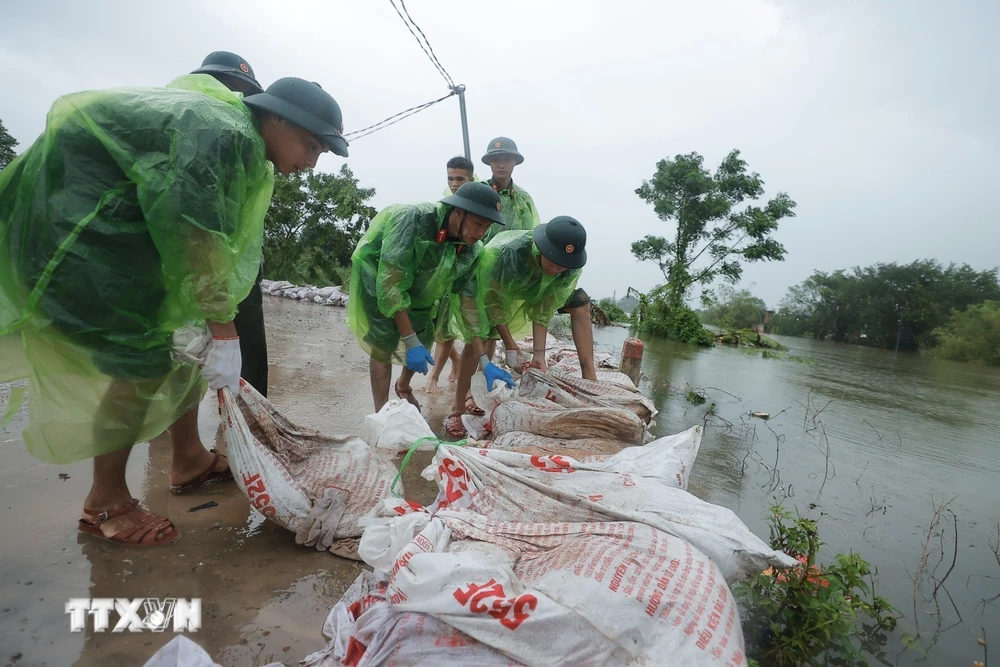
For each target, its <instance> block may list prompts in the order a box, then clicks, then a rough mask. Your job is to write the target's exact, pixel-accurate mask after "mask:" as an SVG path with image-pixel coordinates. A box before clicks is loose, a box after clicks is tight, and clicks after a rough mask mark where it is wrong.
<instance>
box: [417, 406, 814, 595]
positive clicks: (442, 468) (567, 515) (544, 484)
mask: <svg viewBox="0 0 1000 667" xmlns="http://www.w3.org/2000/svg"><path fill="white" fill-rule="evenodd" d="M700 441H701V427H700V426H695V427H693V428H691V429H689V430H688V431H685V432H683V433H678V434H676V435H673V436H668V437H666V438H661V439H659V440H656V441H654V442H652V443H650V444H648V445H645V446H642V447H628V448H626V449H623V450H622V451H621V452H619V453H618V454H616V455H614V456H612V457H610V458H608V459H606V460H603V461H579V460H577V459H574V458H571V457H568V456H561V455H554V456H537V455H535V456H532V455H528V454H519V453H517V452H505V451H501V450H494V449H479V450H477V449H472V448H469V447H442V448H440V449H439V450H438V451H437V452H436V453H435V455H434V458H433V460H432V463H431V466H430V468H429V469H430V470H433V471H434V472H435V476H434V478H435V480H436V481H437V483H438V488H439V495H438V498H437V500H436V502H435V504H434V505H432V506H431V507H429V508H428V510H429V511H431V512H435V511H437V510H439V509H441V508H466V509H469V510H472V511H475V512H478V513H480V514H482V515H484V516H488V517H490V519H492V520H495V521H538V522H550V521H580V522H587V521H636V522H639V523H644V524H647V525H650V526H654V527H655V528H657V529H659V530H662V531H664V532H666V533H669V534H671V535H676V536H677V537H680V538H683V539H684V540H686V541H688V542H691V543H692V544H693V545H694V546H695V547H696V548H697V549H699V550H700V551H701V552H702V553H704V554H705V555H706V556H708V557H709V558H711V559H712V561H713V562H714V563H715V564H716V565H717V566H718V567H719V569H720V570H722V572H723V574H724V576H725V579H726V581H728V582H730V583H732V582H735V581H741V580H743V579H746V578H748V577H750V576H753V575H755V574H758V573H760V572H762V571H763V570H765V569H767V568H768V567H790V566H794V565H795V563H796V561H795V559H793V558H792V557H791V556H788V555H787V554H784V553H781V552H779V551H774V550H773V549H771V548H770V547H769V546H768V545H767V544H765V543H764V542H763V541H762V540H761V539H760V538H758V537H757V536H756V535H754V534H753V533H752V532H751V531H750V529H749V528H747V526H746V525H745V524H744V523H743V522H742V521H741V520H740V519H739V517H737V516H736V514H735V513H733V512H732V511H731V510H729V509H727V508H725V507H720V506H718V505H713V504H711V503H707V502H705V501H703V500H701V499H699V498H697V497H695V496H693V495H691V494H690V493H688V492H687V491H685V490H684V488H685V487H686V486H687V482H688V473H689V471H690V470H691V465H692V463H693V461H694V458H695V456H696V455H697V451H698V446H699V443H700Z"/></svg>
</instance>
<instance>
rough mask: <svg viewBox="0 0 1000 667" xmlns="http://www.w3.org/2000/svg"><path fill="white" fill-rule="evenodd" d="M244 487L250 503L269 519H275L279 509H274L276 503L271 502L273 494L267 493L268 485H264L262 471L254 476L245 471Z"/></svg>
mask: <svg viewBox="0 0 1000 667" xmlns="http://www.w3.org/2000/svg"><path fill="white" fill-rule="evenodd" d="M243 488H244V489H246V493H247V498H249V499H250V504H251V505H253V506H254V507H255V508H256V509H257V511H258V512H260V513H261V514H263V515H264V516H266V517H267V518H268V519H273V518H274V516H275V515H276V514H277V513H278V510H276V509H274V505H272V504H271V496H269V495H268V494H267V487H265V486H264V480H263V479H261V477H260V473H257V474H256V475H253V476H250V474H249V473H243Z"/></svg>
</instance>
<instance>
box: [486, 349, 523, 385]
mask: <svg viewBox="0 0 1000 667" xmlns="http://www.w3.org/2000/svg"><path fill="white" fill-rule="evenodd" d="M479 366H480V367H481V368H482V369H483V375H485V376H486V390H487V391H493V383H494V382H496V381H497V380H502V381H503V382H506V383H507V386H508V387H511V388H513V387H515V386H517V385H515V384H514V380H512V379H511V377H510V373H508V372H507V371H505V370H504V369H502V368H500V367H499V366H497V365H496V364H494V363H493V362H491V361H490V360H489V358H488V357H487V356H486V355H485V354H484V355H483V356H482V357H480V358H479Z"/></svg>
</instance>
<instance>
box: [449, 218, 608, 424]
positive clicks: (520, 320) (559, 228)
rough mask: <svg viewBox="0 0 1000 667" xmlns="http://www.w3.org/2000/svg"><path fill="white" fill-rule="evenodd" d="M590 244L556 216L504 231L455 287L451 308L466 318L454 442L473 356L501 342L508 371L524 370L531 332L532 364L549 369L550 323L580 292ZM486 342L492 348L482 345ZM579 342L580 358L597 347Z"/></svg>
mask: <svg viewBox="0 0 1000 667" xmlns="http://www.w3.org/2000/svg"><path fill="white" fill-rule="evenodd" d="M586 244H587V232H586V230H584V228H583V225H581V224H580V223H579V221H577V220H575V219H574V218H570V217H568V216H559V217H557V218H554V219H553V220H552V221H551V222H549V223H548V224H544V225H539V226H538V227H536V228H535V229H534V230H530V231H529V230H523V231H511V232H501V233H500V234H497V236H496V237H495V238H494V239H493V240H492V241H490V243H489V244H488V245H487V246H486V248H485V249H484V250H483V256H482V257H481V258H480V260H479V265H478V267H477V268H476V271H475V273H474V274H473V275H472V276H470V277H469V278H467V279H464V280H460V281H458V282H457V283H456V285H455V294H454V295H453V296H452V297H451V298H452V307H453V308H454V309H455V311H456V312H459V313H460V314H461V317H460V318H459V322H460V327H461V329H462V334H463V338H464V339H465V342H466V347H465V350H464V351H463V354H462V368H461V371H460V372H459V376H458V386H457V387H456V392H455V404H454V410H453V412H452V414H451V416H449V417H448V419H447V421H446V422H445V431H446V432H447V433H448V435H449V436H450V437H453V438H463V437H465V427H464V426H463V425H462V414H463V413H465V412H466V404H465V401H466V396H467V395H468V392H469V386H470V383H471V380H472V376H473V374H474V373H475V371H476V365H475V355H476V354H483V353H484V352H485V353H486V354H487V355H489V356H492V343H493V342H494V341H496V340H502V341H503V344H504V348H505V349H506V350H507V366H508V367H510V368H512V369H515V370H518V371H520V370H523V366H524V365H525V364H524V363H523V362H522V360H521V352H520V349H519V348H518V345H517V342H516V341H515V336H517V335H519V334H523V333H527V330H528V326H529V325H530V327H531V332H532V347H533V351H534V354H533V355H532V358H531V361H530V363H529V364H528V365H530V366H531V367H532V368H538V369H540V370H542V371H543V372H544V371H545V370H546V366H545V344H546V338H547V335H548V324H549V320H551V319H552V315H553V314H554V313H555V312H556V310H557V309H559V308H560V307H561V306H563V305H564V304H565V303H566V301H567V299H568V298H569V297H570V295H571V294H573V292H574V290H575V289H576V283H577V281H578V280H579V279H580V274H581V273H582V269H583V266H584V264H586V263H587V250H586ZM485 340H489V341H490V343H491V344H490V345H489V346H486V345H484V341H485ZM574 342H575V343H576V345H577V351H578V352H579V353H580V356H581V359H582V358H583V350H581V345H584V346H585V345H591V347H592V345H593V343H590V342H589V341H588V340H584V341H579V340H575V339H574ZM474 350H475V351H476V352H474ZM524 361H527V360H524ZM581 368H582V365H581ZM489 388H490V389H492V387H489Z"/></svg>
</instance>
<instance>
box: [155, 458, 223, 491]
mask: <svg viewBox="0 0 1000 667" xmlns="http://www.w3.org/2000/svg"><path fill="white" fill-rule="evenodd" d="M210 451H211V452H212V453H213V454H215V457H214V458H213V459H212V463H211V465H209V466H208V468H206V469H205V472H203V473H201V474H200V475H198V476H197V477H195V478H194V479H192V480H191V481H190V482H185V483H183V484H171V485H170V493H172V494H174V495H176V496H181V495H185V494H188V493H194V492H195V491H197V490H198V489H200V488H201V487H203V486H206V485H208V484H216V483H218V482H226V481H229V480H231V479H232V478H233V471H232V469H231V468H226V469H225V470H221V471H219V470H215V466H216V464H217V463H218V462H219V457H222V458H225V457H224V456H222V454H220V453H219V450H217V449H212V450H210Z"/></svg>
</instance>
